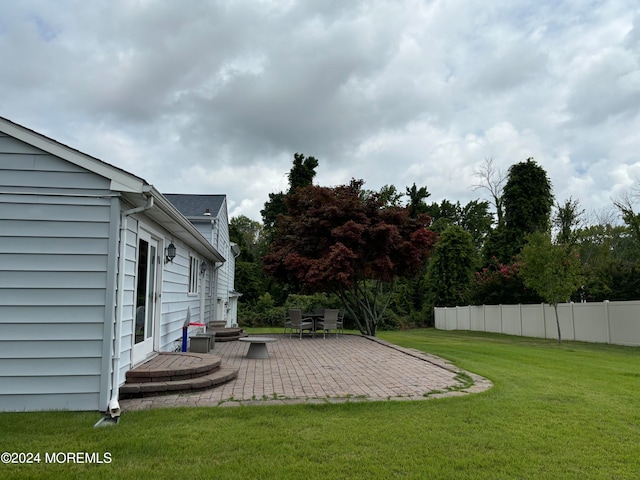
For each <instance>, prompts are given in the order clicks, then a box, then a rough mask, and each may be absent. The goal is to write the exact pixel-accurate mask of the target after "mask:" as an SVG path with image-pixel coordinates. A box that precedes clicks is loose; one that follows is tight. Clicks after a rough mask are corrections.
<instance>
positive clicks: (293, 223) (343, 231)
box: [264, 180, 436, 335]
mask: <svg viewBox="0 0 640 480" xmlns="http://www.w3.org/2000/svg"><path fill="white" fill-rule="evenodd" d="M363 183H364V182H363V181H362V180H353V181H352V182H351V183H350V184H348V185H342V186H338V187H335V188H327V187H318V186H309V187H306V188H299V189H298V190H296V192H295V193H293V194H292V195H290V196H288V197H287V214H286V215H284V216H281V217H279V220H278V234H277V236H276V240H275V241H274V242H273V243H272V244H271V246H270V250H269V253H268V254H267V255H266V256H265V257H264V265H265V271H266V272H267V273H268V274H269V275H272V276H274V277H275V278H277V279H278V280H279V281H281V282H283V283H289V284H293V283H298V284H299V285H301V286H302V287H303V288H304V289H305V291H308V292H327V293H336V294H337V295H338V296H339V297H340V299H341V300H342V302H343V304H344V305H345V306H346V308H347V309H348V310H349V312H350V314H351V315H352V316H353V317H354V318H355V320H356V322H357V323H358V327H359V328H360V331H361V332H362V333H363V334H366V335H375V334H376V331H377V327H378V324H379V323H380V320H381V319H382V317H383V315H384V312H385V310H386V308H387V306H388V304H389V301H390V299H391V294H392V293H393V284H394V281H395V280H396V279H397V278H399V277H407V276H412V275H415V274H417V273H419V272H420V271H421V270H422V267H423V265H424V261H425V260H426V257H427V255H428V253H429V251H430V249H431V248H432V246H433V244H434V242H435V236H436V234H435V233H434V232H431V231H429V230H428V229H427V227H428V225H429V221H430V219H429V218H428V216H425V215H423V216H419V217H418V218H415V219H414V218H411V217H410V216H409V212H408V210H407V209H406V208H401V207H393V206H392V207H385V206H384V205H383V204H382V202H381V201H380V199H379V198H378V197H377V196H369V197H365V198H364V199H363V197H362V195H361V192H362V185H363Z"/></svg>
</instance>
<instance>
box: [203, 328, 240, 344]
mask: <svg viewBox="0 0 640 480" xmlns="http://www.w3.org/2000/svg"><path fill="white" fill-rule="evenodd" d="M207 332H216V340H215V341H216V342H232V341H234V340H238V339H239V338H242V337H246V336H247V334H246V333H244V330H242V329H241V328H236V327H228V328H227V327H225V328H215V327H214V328H209V329H207Z"/></svg>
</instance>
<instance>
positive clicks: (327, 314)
mask: <svg viewBox="0 0 640 480" xmlns="http://www.w3.org/2000/svg"><path fill="white" fill-rule="evenodd" d="M338 313H339V310H338V309H337V308H327V309H325V311H324V317H322V320H320V321H319V322H318V324H317V325H316V330H322V337H323V338H325V339H326V338H327V331H329V333H331V330H335V331H336V337H338Z"/></svg>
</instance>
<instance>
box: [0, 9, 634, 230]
mask: <svg viewBox="0 0 640 480" xmlns="http://www.w3.org/2000/svg"><path fill="white" fill-rule="evenodd" d="M188 6H189V8H185V5H184V2H183V3H179V2H165V1H159V0H158V1H155V0H145V1H136V2H131V1H125V0H117V1H115V2H107V1H97V2H85V1H80V0H60V1H58V2H55V3H52V2H49V1H43V0H25V1H21V2H10V3H8V4H6V5H4V6H3V7H4V8H3V15H2V18H0V62H1V63H2V64H3V65H11V67H12V68H4V69H2V71H0V105H3V108H2V111H0V115H2V116H5V117H8V118H10V119H11V120H14V121H16V122H19V123H22V124H24V125H26V126H27V127H29V128H33V129H35V130H38V131H42V132H43V133H45V134H47V135H49V136H51V137H53V138H55V139H57V140H60V141H62V142H63V143H67V144H69V145H71V146H73V147H75V148H78V149H80V150H83V151H86V152H87V153H89V154H92V155H96V156H98V157H99V158H101V159H103V160H105V161H107V162H110V163H114V164H116V165H118V166H120V167H122V168H125V169H127V170H129V171H131V172H132V173H135V174H136V175H139V176H142V177H143V178H145V179H146V180H148V181H149V182H151V183H153V184H155V185H156V186H158V187H159V188H161V189H162V190H164V191H167V192H173V193H175V192H194V191H197V192H200V193H226V194H227V195H228V198H229V205H230V210H231V212H232V213H234V212H235V214H245V215H247V216H249V217H252V218H254V219H259V218H260V216H259V211H260V209H261V208H262V206H263V204H264V202H265V201H266V200H267V196H268V194H269V193H272V192H275V191H279V190H283V189H286V174H287V172H288V171H289V169H290V167H291V161H292V158H293V154H294V153H296V152H300V153H304V154H306V155H313V156H315V157H316V158H318V159H319V160H320V166H319V168H318V175H317V182H318V183H322V184H327V185H336V184H339V183H345V182H348V181H349V180H350V179H351V178H352V177H354V178H362V179H364V180H365V181H366V182H367V188H379V187H381V186H382V185H385V184H395V185H396V187H397V188H398V190H400V191H404V188H405V187H406V186H410V185H411V184H412V183H414V182H415V183H417V184H418V185H426V186H427V187H428V189H429V191H431V192H432V197H431V198H432V200H440V199H443V198H447V199H449V200H451V201H456V200H460V201H461V202H466V201H469V200H471V199H474V198H476V197H477V195H479V194H480V192H478V191H473V190H472V189H470V188H469V187H470V186H471V185H472V184H473V183H475V180H476V179H475V178H474V176H473V172H474V171H475V170H476V169H477V168H479V166H480V165H481V163H482V161H483V160H484V159H485V158H488V157H492V158H494V159H495V161H496V164H497V165H498V166H499V167H501V168H502V169H503V170H506V169H508V167H509V166H510V165H512V164H514V163H516V162H520V161H524V160H525V159H526V158H528V157H534V158H535V159H536V161H538V162H539V163H540V164H541V165H542V166H543V167H544V168H545V169H546V170H547V172H548V174H549V177H550V179H551V181H552V183H553V185H554V190H555V194H556V198H557V199H558V200H562V199H565V198H568V197H569V196H572V197H573V198H574V199H575V198H578V199H579V200H580V201H581V203H582V204H583V206H585V208H587V209H594V210H595V209H599V208H601V207H602V206H603V204H605V203H606V202H610V199H611V197H612V196H613V195H615V193H616V192H617V191H618V190H619V189H620V188H622V187H623V186H625V185H627V186H628V185H629V184H630V183H631V184H633V182H635V181H636V180H637V177H638V175H640V172H639V171H638V164H637V152H638V151H639V150H640V149H639V147H640V139H639V138H638V136H637V132H638V130H639V127H640V115H638V112H639V111H640V108H639V107H640V8H639V7H638V6H637V4H636V2H634V1H632V0H611V1H608V2H601V1H593V2H584V1H581V0H580V1H579V0H574V1H562V2H538V1H533V0H509V1H507V0H501V1H497V2H490V3H486V2H477V3H474V2H464V1H460V0H449V1H427V0H424V1H421V0H405V1H401V2H395V1H390V0H388V1H385V0H370V1H364V2H358V3H353V2H343V1H340V2H338V1H331V2H329V1H327V2H303V1H299V2H296V1H288V2H284V1H278V2H275V1H271V0H236V1H233V2H224V1H214V0H211V1H197V2H196V1H193V2H188Z"/></svg>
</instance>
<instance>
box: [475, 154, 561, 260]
mask: <svg viewBox="0 0 640 480" xmlns="http://www.w3.org/2000/svg"><path fill="white" fill-rule="evenodd" d="M502 203H503V207H504V222H503V225H498V227H497V228H496V229H495V230H494V231H493V232H492V234H491V236H490V238H489V239H488V242H487V244H486V246H485V247H486V249H485V259H486V261H487V263H488V262H489V261H490V260H491V258H492V257H494V256H495V257H496V258H497V259H498V260H499V261H500V262H503V263H508V262H511V261H512V260H513V257H515V256H516V255H517V254H518V253H520V250H522V247H523V246H524V244H525V242H526V240H525V238H526V236H527V235H529V234H531V233H533V232H536V231H547V230H548V229H549V226H550V217H551V207H552V206H553V194H552V190H551V182H550V180H549V178H548V177H547V173H546V171H545V170H544V169H543V168H542V167H541V166H539V165H538V164H537V163H536V162H535V161H534V160H533V158H528V159H527V160H526V161H525V162H521V163H516V164H515V165H512V166H511V167H510V168H509V175H508V178H507V183H506V184H505V186H504V190H503V193H502Z"/></svg>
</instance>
